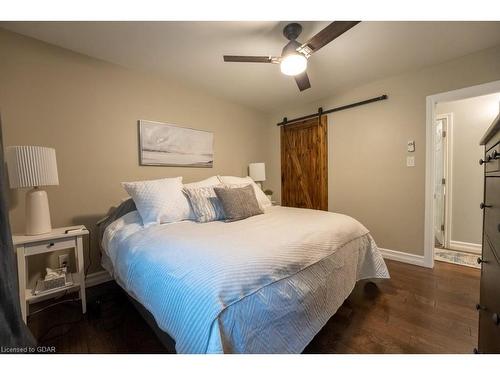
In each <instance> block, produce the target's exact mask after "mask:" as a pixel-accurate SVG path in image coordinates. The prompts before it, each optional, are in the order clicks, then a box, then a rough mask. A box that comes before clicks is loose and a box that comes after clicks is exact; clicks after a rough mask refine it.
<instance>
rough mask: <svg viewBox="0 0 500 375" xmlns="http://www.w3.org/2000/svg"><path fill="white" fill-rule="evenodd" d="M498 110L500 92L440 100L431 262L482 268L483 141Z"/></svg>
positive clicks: (435, 128)
mask: <svg viewBox="0 0 500 375" xmlns="http://www.w3.org/2000/svg"><path fill="white" fill-rule="evenodd" d="M499 109H500V88H499V89H498V90H497V92H493V93H489V94H486V95H475V96H470V97H467V98H463V99H454V100H449V99H446V98H445V99H437V100H436V101H435V103H434V116H433V123H432V131H433V143H432V158H433V161H434V163H433V168H432V177H433V185H432V187H433V189H432V193H433V195H432V219H433V220H432V221H433V230H432V237H433V246H432V250H433V251H432V253H433V260H437V261H443V262H448V263H455V264H460V265H464V266H469V267H475V268H480V266H479V264H478V263H477V262H476V259H477V257H478V256H479V255H480V254H481V243H482V232H483V228H482V225H483V219H482V211H481V209H480V208H479V204H480V202H481V201H482V200H483V193H484V185H483V184H484V181H483V177H484V171H483V167H482V166H481V165H480V164H479V159H481V157H482V156H483V154H484V148H483V147H482V146H480V145H479V140H480V139H481V137H482V136H483V135H484V133H485V132H486V130H487V129H488V127H489V126H490V124H491V123H492V121H493V120H494V119H495V117H496V116H497V115H498V112H499Z"/></svg>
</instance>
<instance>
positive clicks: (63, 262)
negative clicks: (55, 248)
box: [59, 254, 69, 268]
mask: <svg viewBox="0 0 500 375" xmlns="http://www.w3.org/2000/svg"><path fill="white" fill-rule="evenodd" d="M62 267H69V254H63V255H59V268H62Z"/></svg>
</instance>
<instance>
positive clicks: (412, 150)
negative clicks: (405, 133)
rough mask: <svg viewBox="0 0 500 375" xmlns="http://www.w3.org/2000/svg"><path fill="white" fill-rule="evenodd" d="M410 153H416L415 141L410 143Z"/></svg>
mask: <svg viewBox="0 0 500 375" xmlns="http://www.w3.org/2000/svg"><path fill="white" fill-rule="evenodd" d="M407 150H408V152H415V141H408V148H407Z"/></svg>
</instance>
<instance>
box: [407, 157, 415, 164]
mask: <svg viewBox="0 0 500 375" xmlns="http://www.w3.org/2000/svg"><path fill="white" fill-rule="evenodd" d="M406 166H407V167H414V166H415V156H407V157H406Z"/></svg>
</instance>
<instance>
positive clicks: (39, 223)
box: [5, 146, 59, 236]
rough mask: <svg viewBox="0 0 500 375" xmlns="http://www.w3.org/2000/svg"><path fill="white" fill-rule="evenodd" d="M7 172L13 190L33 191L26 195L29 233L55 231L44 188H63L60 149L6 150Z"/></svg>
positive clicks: (27, 228) (14, 147)
mask: <svg viewBox="0 0 500 375" xmlns="http://www.w3.org/2000/svg"><path fill="white" fill-rule="evenodd" d="M5 156H6V159H7V169H8V173H9V182H10V187H11V188H12V189H16V188H27V187H30V188H32V189H31V190H29V191H28V192H27V193H26V218H25V220H26V234H27V235H30V236H31V235H38V234H43V233H48V232H50V231H52V225H51V222H50V210H49V200H48V198H47V193H46V192H45V190H42V189H40V186H48V185H59V178H58V175H57V163H56V150H54V149H53V148H48V147H40V146H10V147H7V148H6V155H5Z"/></svg>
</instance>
